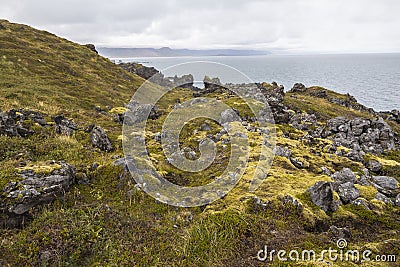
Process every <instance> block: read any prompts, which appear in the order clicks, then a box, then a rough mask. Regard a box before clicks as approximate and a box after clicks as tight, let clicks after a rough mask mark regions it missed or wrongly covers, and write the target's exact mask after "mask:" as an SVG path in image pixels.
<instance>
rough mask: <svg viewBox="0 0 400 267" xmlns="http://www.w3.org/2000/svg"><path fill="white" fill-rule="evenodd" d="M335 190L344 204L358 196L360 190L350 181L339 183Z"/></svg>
mask: <svg viewBox="0 0 400 267" xmlns="http://www.w3.org/2000/svg"><path fill="white" fill-rule="evenodd" d="M336 192H337V193H338V195H339V197H340V200H342V202H343V203H344V204H347V203H349V202H351V201H353V200H355V199H356V198H358V197H359V196H360V191H359V190H358V189H357V188H356V187H355V186H354V184H353V183H352V182H347V183H343V184H339V185H338V188H337V190H336Z"/></svg>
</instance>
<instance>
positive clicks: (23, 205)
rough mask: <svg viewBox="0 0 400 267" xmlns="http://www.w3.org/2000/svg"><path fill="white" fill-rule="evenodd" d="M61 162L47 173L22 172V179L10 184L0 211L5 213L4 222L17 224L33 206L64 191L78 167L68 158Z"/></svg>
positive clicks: (2, 219) (11, 224)
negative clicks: (67, 161)
mask: <svg viewBox="0 0 400 267" xmlns="http://www.w3.org/2000/svg"><path fill="white" fill-rule="evenodd" d="M53 164H56V163H53ZM58 164H59V168H57V167H58V165H54V166H55V169H54V170H53V171H52V172H51V173H50V174H48V175H44V174H37V173H35V172H34V170H24V171H22V172H21V178H22V179H23V180H22V181H19V182H9V183H8V184H7V186H6V187H5V188H4V189H3V193H2V194H1V195H0V198H1V201H0V211H2V212H3V213H5V214H6V216H2V217H1V218H0V224H1V225H2V226H6V227H18V226H19V225H20V224H21V223H22V220H23V219H24V218H25V217H26V215H27V213H28V211H29V210H30V209H31V208H33V207H36V206H38V205H42V204H45V203H49V202H51V201H53V200H54V199H56V198H57V197H60V196H62V195H64V194H65V191H66V190H67V189H68V188H69V187H70V185H72V184H73V183H74V182H75V173H76V170H75V168H74V167H73V166H71V165H69V164H67V163H65V162H60V163H58ZM50 167H51V165H50Z"/></svg>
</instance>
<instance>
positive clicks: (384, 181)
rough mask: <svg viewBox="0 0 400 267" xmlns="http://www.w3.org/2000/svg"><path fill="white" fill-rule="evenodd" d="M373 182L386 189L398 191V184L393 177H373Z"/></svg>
mask: <svg viewBox="0 0 400 267" xmlns="http://www.w3.org/2000/svg"><path fill="white" fill-rule="evenodd" d="M372 181H373V182H374V183H375V184H377V185H379V186H380V187H382V188H384V189H389V190H395V189H397V186H398V182H397V180H396V179H394V178H393V177H388V176H372Z"/></svg>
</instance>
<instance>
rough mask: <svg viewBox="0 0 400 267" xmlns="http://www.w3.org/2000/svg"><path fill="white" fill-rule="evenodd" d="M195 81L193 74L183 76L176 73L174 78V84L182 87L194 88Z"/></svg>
mask: <svg viewBox="0 0 400 267" xmlns="http://www.w3.org/2000/svg"><path fill="white" fill-rule="evenodd" d="M193 81H194V78H193V75H192V74H187V75H182V77H178V76H177V75H175V76H174V78H173V82H174V86H175V87H180V88H193Z"/></svg>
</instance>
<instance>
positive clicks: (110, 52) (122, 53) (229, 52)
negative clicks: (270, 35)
mask: <svg viewBox="0 0 400 267" xmlns="http://www.w3.org/2000/svg"><path fill="white" fill-rule="evenodd" d="M97 50H98V51H99V53H100V54H101V55H103V56H105V57H108V58H129V57H185V56H252V55H268V54H270V53H269V52H268V51H259V50H239V49H209V50H192V49H171V48H169V47H162V48H159V49H157V48H111V47H100V48H97Z"/></svg>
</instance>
